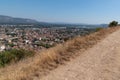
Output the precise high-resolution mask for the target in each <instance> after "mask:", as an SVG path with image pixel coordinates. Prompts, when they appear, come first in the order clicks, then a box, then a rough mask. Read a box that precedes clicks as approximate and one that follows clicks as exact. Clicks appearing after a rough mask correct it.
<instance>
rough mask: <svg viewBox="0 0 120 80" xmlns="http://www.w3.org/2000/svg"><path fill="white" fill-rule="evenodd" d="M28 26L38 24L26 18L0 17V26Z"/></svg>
mask: <svg viewBox="0 0 120 80" xmlns="http://www.w3.org/2000/svg"><path fill="white" fill-rule="evenodd" d="M12 23H14V24H20V23H22V24H29V23H39V22H38V21H36V20H33V19H27V18H14V17H10V16H4V15H0V24H12Z"/></svg>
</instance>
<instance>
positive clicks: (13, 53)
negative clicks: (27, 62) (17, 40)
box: [0, 49, 34, 67]
mask: <svg viewBox="0 0 120 80" xmlns="http://www.w3.org/2000/svg"><path fill="white" fill-rule="evenodd" d="M33 55H34V52H33V51H28V50H24V49H19V50H18V49H12V50H10V51H4V52H0V67H4V66H5V65H7V64H9V63H11V62H17V61H19V60H21V59H23V58H25V57H28V56H33Z"/></svg>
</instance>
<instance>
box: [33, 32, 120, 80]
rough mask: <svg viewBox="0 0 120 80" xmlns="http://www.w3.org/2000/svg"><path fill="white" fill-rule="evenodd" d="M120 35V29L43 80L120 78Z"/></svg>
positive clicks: (103, 79) (107, 79)
mask: <svg viewBox="0 0 120 80" xmlns="http://www.w3.org/2000/svg"><path fill="white" fill-rule="evenodd" d="M119 35H120V30H118V31H116V32H114V33H113V34H111V35H109V36H108V37H107V38H105V39H104V40H103V41H101V42H100V43H99V44H97V45H95V46H94V47H93V48H90V49H89V50H87V51H85V52H84V53H83V54H82V55H81V56H79V57H78V58H77V59H75V60H73V61H72V62H70V63H68V64H67V65H66V66H61V67H59V68H58V69H56V70H54V71H53V72H51V73H50V74H49V75H48V76H46V77H44V78H43V79H41V80H120V36H119ZM78 53H79V52H78ZM35 80H37V79H35Z"/></svg>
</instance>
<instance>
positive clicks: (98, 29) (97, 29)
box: [95, 27, 103, 32]
mask: <svg viewBox="0 0 120 80" xmlns="http://www.w3.org/2000/svg"><path fill="white" fill-rule="evenodd" d="M102 29H103V28H100V27H98V28H96V29H95V31H96V32H97V31H100V30H102Z"/></svg>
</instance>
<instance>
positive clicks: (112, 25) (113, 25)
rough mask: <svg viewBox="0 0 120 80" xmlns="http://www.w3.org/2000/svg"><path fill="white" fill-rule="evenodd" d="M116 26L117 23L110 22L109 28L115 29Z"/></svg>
mask: <svg viewBox="0 0 120 80" xmlns="http://www.w3.org/2000/svg"><path fill="white" fill-rule="evenodd" d="M117 25H118V22H117V21H112V22H110V23H109V27H115V26H117Z"/></svg>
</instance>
